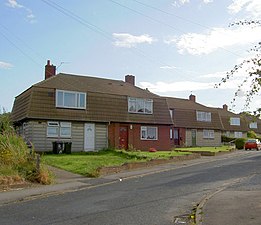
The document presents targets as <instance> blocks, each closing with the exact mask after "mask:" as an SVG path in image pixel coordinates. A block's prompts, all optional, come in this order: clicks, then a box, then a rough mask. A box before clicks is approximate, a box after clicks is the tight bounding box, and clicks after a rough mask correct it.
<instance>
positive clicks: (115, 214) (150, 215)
mask: <svg viewBox="0 0 261 225" xmlns="http://www.w3.org/2000/svg"><path fill="white" fill-rule="evenodd" d="M185 164H187V165H185ZM260 171H261V152H255V151H249V152H240V153H239V154H231V155H227V156H225V157H221V158H219V157H209V160H208V161H207V162H206V161H205V160H202V163H200V161H198V162H197V163H195V164H192V165H191V164H189V163H186V162H184V165H183V166H180V167H179V168H176V167H174V169H173V170H168V171H165V172H160V173H153V174H150V175H146V176H139V177H136V178H132V179H126V180H125V179H123V180H122V181H118V182H111V183H110V180H109V179H103V180H102V182H104V183H106V182H108V184H104V185H97V186H95V182H97V181H95V180H93V183H94V186H93V188H91V189H85V190H81V191H76V192H71V193H65V194H60V195H56V196H49V197H45V198H41V199H34V200H30V201H27V202H16V203H12V204H8V205H3V206H1V207H0V215H1V217H0V224H1V225H15V224H19V225H31V224H32V225H35V224H37V225H47V224H52V225H67V224H73V225H77V224H87V225H173V224H175V223H174V220H175V219H174V218H175V217H176V216H179V215H184V214H190V213H191V210H192V209H193V207H194V206H195V205H196V204H197V203H199V201H200V200H201V199H202V198H203V197H204V196H205V195H206V194H209V193H211V192H213V191H215V190H217V189H218V188H222V187H224V185H227V186H229V185H230V184H233V185H236V184H237V183H238V182H240V180H245V179H247V178H248V177H251V176H253V175H255V174H259V172H260ZM99 182H101V179H99ZM259 184H260V183H259V180H258V181H256V182H255V183H253V185H259ZM248 185H251V183H250V184H248Z"/></svg>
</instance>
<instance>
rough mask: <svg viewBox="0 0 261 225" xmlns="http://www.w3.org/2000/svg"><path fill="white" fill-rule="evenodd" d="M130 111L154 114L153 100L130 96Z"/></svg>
mask: <svg viewBox="0 0 261 225" xmlns="http://www.w3.org/2000/svg"><path fill="white" fill-rule="evenodd" d="M128 112H129V113H138V114H153V100H152V99H144V98H133V97H128Z"/></svg>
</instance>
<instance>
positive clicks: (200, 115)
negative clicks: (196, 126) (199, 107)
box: [197, 111, 211, 122]
mask: <svg viewBox="0 0 261 225" xmlns="http://www.w3.org/2000/svg"><path fill="white" fill-rule="evenodd" d="M197 121H202V122H211V112H202V111H197Z"/></svg>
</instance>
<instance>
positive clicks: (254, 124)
mask: <svg viewBox="0 0 261 225" xmlns="http://www.w3.org/2000/svg"><path fill="white" fill-rule="evenodd" d="M249 128H251V129H257V122H251V123H250V124H249Z"/></svg>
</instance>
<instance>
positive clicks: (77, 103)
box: [55, 89, 86, 109]
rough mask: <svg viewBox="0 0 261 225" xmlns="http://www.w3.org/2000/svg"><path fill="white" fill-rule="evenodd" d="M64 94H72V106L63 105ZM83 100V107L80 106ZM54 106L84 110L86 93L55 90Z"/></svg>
mask: <svg viewBox="0 0 261 225" xmlns="http://www.w3.org/2000/svg"><path fill="white" fill-rule="evenodd" d="M60 94H61V95H62V101H61V103H60V102H59V99H58V98H59V95H60ZM65 94H74V95H75V96H74V101H75V102H74V103H75V105H74V106H68V105H65ZM82 97H83V98H84V102H83V104H84V105H83V106H81V98H82ZM55 100H56V101H55V104H56V107H57V108H69V109H86V93H84V92H76V91H65V90H58V89H57V90H56V99H55Z"/></svg>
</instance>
